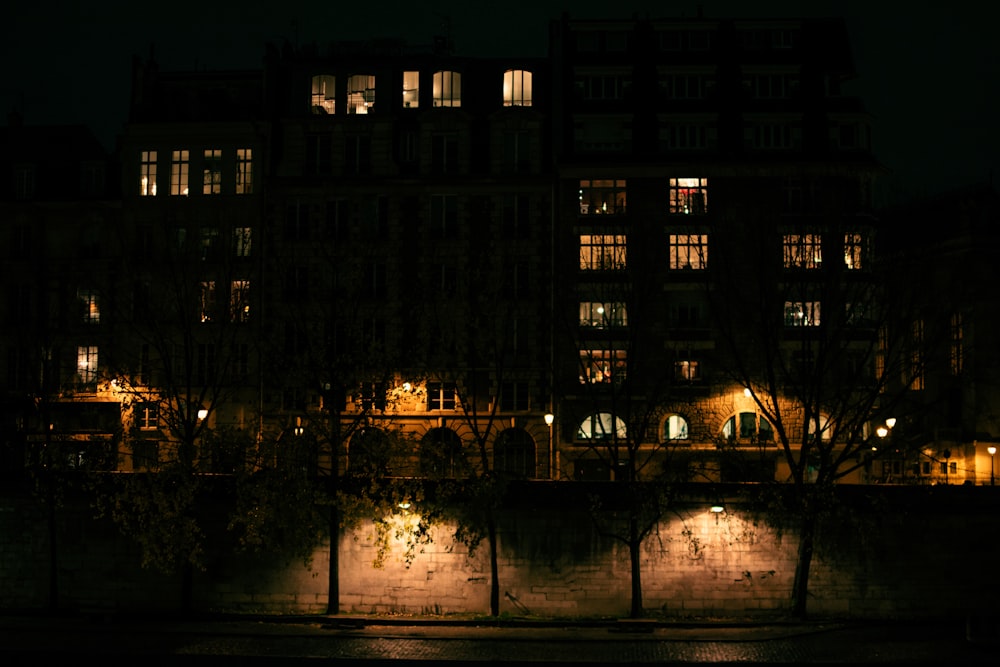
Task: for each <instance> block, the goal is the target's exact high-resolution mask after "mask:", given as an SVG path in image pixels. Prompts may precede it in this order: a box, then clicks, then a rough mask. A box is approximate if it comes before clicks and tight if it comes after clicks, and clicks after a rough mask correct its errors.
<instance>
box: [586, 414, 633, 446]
mask: <svg viewBox="0 0 1000 667" xmlns="http://www.w3.org/2000/svg"><path fill="white" fill-rule="evenodd" d="M627 436H628V428H627V427H626V426H625V420H624V419H622V418H621V417H617V416H615V415H613V414H611V413H610V412H597V413H595V414H592V415H590V416H589V417H587V418H586V419H584V420H583V421H582V422H580V427H579V428H578V429H577V431H576V439H577V440H610V439H612V438H617V439H618V440H624V439H625V438H626V437H627Z"/></svg>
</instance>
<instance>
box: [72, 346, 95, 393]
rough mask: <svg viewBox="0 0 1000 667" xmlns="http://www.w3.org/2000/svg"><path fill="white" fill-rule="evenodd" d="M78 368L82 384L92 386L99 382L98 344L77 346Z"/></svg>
mask: <svg viewBox="0 0 1000 667" xmlns="http://www.w3.org/2000/svg"><path fill="white" fill-rule="evenodd" d="M76 370H77V375H78V376H79V378H80V383H81V384H83V385H86V386H91V385H94V384H96V383H97V346H96V345H81V346H79V347H77V348H76Z"/></svg>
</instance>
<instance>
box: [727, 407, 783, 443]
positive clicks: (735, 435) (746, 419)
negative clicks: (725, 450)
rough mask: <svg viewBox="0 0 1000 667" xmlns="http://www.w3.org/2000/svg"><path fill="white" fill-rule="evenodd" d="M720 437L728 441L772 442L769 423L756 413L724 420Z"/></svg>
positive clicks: (743, 413)
mask: <svg viewBox="0 0 1000 667" xmlns="http://www.w3.org/2000/svg"><path fill="white" fill-rule="evenodd" d="M722 435H723V436H724V437H725V438H726V440H729V441H731V442H732V441H751V442H772V441H773V440H774V429H773V428H772V427H771V422H769V421H767V419H765V418H764V417H763V416H761V415H758V414H757V413H756V412H741V413H739V414H738V415H733V416H732V417H730V418H729V419H727V420H726V423H725V425H724V426H723V427H722Z"/></svg>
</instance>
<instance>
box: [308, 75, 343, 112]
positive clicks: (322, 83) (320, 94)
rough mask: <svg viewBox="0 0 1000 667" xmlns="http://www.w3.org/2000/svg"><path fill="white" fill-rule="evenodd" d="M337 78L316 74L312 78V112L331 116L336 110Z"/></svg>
mask: <svg viewBox="0 0 1000 667" xmlns="http://www.w3.org/2000/svg"><path fill="white" fill-rule="evenodd" d="M336 89H337V78H336V77H335V76H333V75H332V74H317V75H316V76H314V77H313V78H312V112H313V113H315V114H320V115H323V114H330V115H332V114H333V113H334V112H335V111H336V108H337V90H336Z"/></svg>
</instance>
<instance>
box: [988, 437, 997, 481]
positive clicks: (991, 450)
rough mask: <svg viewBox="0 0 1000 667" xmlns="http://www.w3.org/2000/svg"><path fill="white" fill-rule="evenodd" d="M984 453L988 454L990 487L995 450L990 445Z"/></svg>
mask: <svg viewBox="0 0 1000 667" xmlns="http://www.w3.org/2000/svg"><path fill="white" fill-rule="evenodd" d="M986 451H988V452H989V453H990V486H993V455H994V454H996V453H997V448H996V447H994V446H993V445H990V446H989V447H987V448H986Z"/></svg>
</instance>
